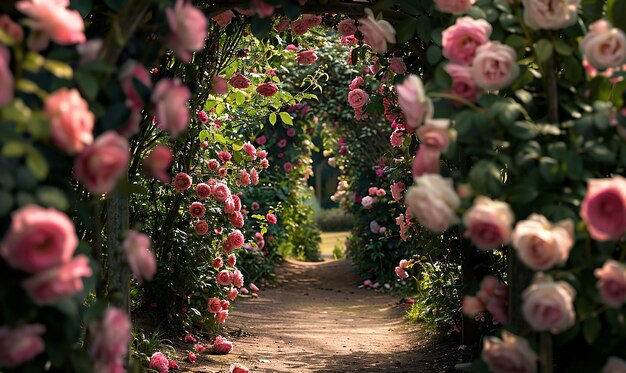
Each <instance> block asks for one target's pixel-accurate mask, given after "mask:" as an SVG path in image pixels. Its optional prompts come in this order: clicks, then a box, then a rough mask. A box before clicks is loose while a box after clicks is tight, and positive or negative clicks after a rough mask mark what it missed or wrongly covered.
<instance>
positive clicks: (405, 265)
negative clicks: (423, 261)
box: [398, 259, 409, 269]
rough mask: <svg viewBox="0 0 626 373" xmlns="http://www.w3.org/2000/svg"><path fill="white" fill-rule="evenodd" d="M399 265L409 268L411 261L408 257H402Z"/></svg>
mask: <svg viewBox="0 0 626 373" xmlns="http://www.w3.org/2000/svg"><path fill="white" fill-rule="evenodd" d="M398 267H400V268H404V269H406V268H409V262H408V261H407V260H406V259H402V260H400V263H399V264H398Z"/></svg>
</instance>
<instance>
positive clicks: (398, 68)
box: [389, 57, 407, 74]
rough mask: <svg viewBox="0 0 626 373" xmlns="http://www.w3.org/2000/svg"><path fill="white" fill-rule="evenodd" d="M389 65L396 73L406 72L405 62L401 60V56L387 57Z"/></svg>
mask: <svg viewBox="0 0 626 373" xmlns="http://www.w3.org/2000/svg"><path fill="white" fill-rule="evenodd" d="M389 67H390V68H391V70H392V71H393V72H394V73H396V74H406V71H407V70H406V64H405V63H404V61H402V57H393V58H390V59H389Z"/></svg>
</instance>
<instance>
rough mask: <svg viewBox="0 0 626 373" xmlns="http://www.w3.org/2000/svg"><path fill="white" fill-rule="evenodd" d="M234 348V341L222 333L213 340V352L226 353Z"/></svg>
mask: <svg viewBox="0 0 626 373" xmlns="http://www.w3.org/2000/svg"><path fill="white" fill-rule="evenodd" d="M235 291H236V289H235ZM232 350H233V342H231V341H229V340H227V339H226V338H224V337H222V336H221V335H218V336H217V337H215V341H214V342H213V346H212V347H211V353H214V354H217V355H226V354H228V353H230V352H231V351H232Z"/></svg>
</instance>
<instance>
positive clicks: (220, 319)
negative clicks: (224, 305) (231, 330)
mask: <svg viewBox="0 0 626 373" xmlns="http://www.w3.org/2000/svg"><path fill="white" fill-rule="evenodd" d="M214 317H215V322H217V323H218V324H223V323H224V322H225V321H226V319H227V318H228V311H227V310H221V311H220V312H218V313H216V314H215V315H214Z"/></svg>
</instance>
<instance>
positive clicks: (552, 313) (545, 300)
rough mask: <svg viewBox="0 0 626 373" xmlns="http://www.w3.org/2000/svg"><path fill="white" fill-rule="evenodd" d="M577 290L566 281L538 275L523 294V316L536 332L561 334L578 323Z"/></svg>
mask: <svg viewBox="0 0 626 373" xmlns="http://www.w3.org/2000/svg"><path fill="white" fill-rule="evenodd" d="M575 296H576V290H574V288H573V287H572V286H571V285H570V284H568V283H567V282H565V281H556V282H555V281H552V280H551V279H548V278H545V277H543V276H541V275H540V274H539V275H536V276H535V280H534V281H533V283H532V285H530V287H528V288H527V289H526V290H524V292H523V293H522V315H523V316H524V319H525V320H526V321H527V322H528V324H529V325H530V326H531V328H533V329H534V330H536V331H540V332H542V331H550V332H551V333H555V334H556V333H560V332H562V331H564V330H567V329H568V328H570V327H571V326H572V325H574V323H575V322H576V313H575V311H574V297H575Z"/></svg>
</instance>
